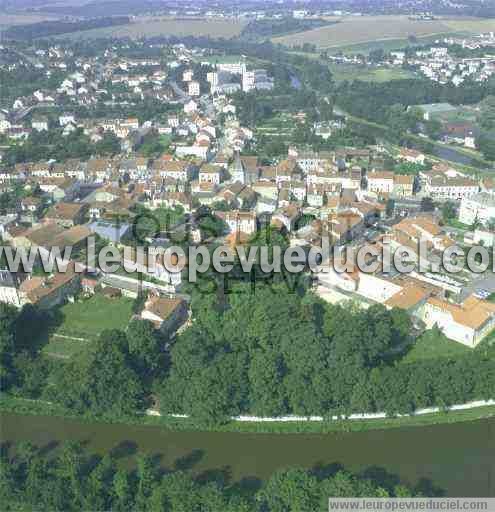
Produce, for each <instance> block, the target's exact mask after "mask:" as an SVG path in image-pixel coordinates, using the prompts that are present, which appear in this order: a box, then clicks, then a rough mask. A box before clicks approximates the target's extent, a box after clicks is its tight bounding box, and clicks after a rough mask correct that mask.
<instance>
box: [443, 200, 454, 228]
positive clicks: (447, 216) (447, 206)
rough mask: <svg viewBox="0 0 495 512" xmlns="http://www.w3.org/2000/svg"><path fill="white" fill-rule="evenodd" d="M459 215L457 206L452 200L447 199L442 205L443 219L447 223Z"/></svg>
mask: <svg viewBox="0 0 495 512" xmlns="http://www.w3.org/2000/svg"><path fill="white" fill-rule="evenodd" d="M456 217H457V208H456V205H455V203H453V202H452V201H446V202H445V203H444V204H443V206H442V219H443V222H444V223H445V224H448V223H449V222H450V221H451V220H453V219H455V218H456Z"/></svg>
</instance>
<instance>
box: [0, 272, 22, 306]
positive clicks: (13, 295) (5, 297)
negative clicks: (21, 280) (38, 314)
mask: <svg viewBox="0 0 495 512" xmlns="http://www.w3.org/2000/svg"><path fill="white" fill-rule="evenodd" d="M0 302H3V303H5V304H10V305H11V306H15V307H16V308H20V307H21V306H22V303H21V299H20V297H19V291H18V284H17V277H16V275H15V274H13V273H12V272H10V271H9V270H0Z"/></svg>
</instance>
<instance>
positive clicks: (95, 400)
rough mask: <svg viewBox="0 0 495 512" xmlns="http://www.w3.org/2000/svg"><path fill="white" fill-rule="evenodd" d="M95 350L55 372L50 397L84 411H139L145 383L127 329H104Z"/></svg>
mask: <svg viewBox="0 0 495 512" xmlns="http://www.w3.org/2000/svg"><path fill="white" fill-rule="evenodd" d="M93 343H94V346H93V350H92V351H91V352H90V353H89V354H88V355H87V356H86V357H82V358H80V359H78V360H77V361H74V362H70V363H68V364H67V366H64V367H63V368H57V369H56V370H55V372H54V374H53V380H54V386H53V387H51V388H50V392H49V397H51V398H52V399H54V400H56V401H58V402H60V403H62V404H63V405H65V406H66V407H69V408H72V409H75V410H76V411H78V412H80V413H85V412H87V411H88V410H89V411H91V412H92V413H93V414H96V415H98V416H110V417H111V416H113V417H119V416H122V415H126V414H135V413H136V412H137V411H139V410H140V409H141V407H142V404H143V394H144V387H143V383H142V382H141V380H140V379H139V376H138V375H137V373H136V372H135V370H134V368H133V365H132V358H131V357H130V354H129V351H128V342H127V338H126V335H125V333H123V332H121V331H118V330H111V331H103V332H102V333H101V334H100V336H99V337H98V338H97V339H96V341H94V342H93Z"/></svg>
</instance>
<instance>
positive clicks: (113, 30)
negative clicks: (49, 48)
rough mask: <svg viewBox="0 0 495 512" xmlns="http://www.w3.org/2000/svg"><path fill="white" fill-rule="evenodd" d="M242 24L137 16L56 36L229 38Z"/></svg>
mask: <svg viewBox="0 0 495 512" xmlns="http://www.w3.org/2000/svg"><path fill="white" fill-rule="evenodd" d="M244 26H245V23H243V22H240V21H234V20H223V19H205V18H180V19H179V18H169V17H144V16H142V17H137V18H135V19H134V21H133V22H132V23H129V24H128V25H119V26H115V27H104V28H101V29H100V28H98V29H94V30H86V31H82V32H74V33H72V34H67V35H65V34H64V35H61V36H59V37H61V38H64V37H70V38H71V39H96V38H100V37H130V38H133V39H139V38H141V37H155V36H198V37H199V36H205V37H207V36H209V37H223V38H225V39H230V38H232V37H235V36H238V35H239V34H240V33H241V31H242V29H243V27H244Z"/></svg>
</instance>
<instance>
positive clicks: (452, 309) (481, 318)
mask: <svg viewBox="0 0 495 512" xmlns="http://www.w3.org/2000/svg"><path fill="white" fill-rule="evenodd" d="M428 304H430V305H432V306H434V307H437V308H439V309H441V310H442V311H444V312H446V313H450V315H451V316H452V319H453V320H454V322H456V323H458V324H461V325H465V326H467V327H470V328H472V329H479V328H480V327H483V325H484V324H485V323H486V322H487V321H488V320H489V319H490V318H492V317H493V316H494V315H495V304H492V303H491V302H488V301H486V300H481V299H477V298H476V297H474V295H471V296H470V297H468V298H467V299H466V300H465V301H464V303H463V304H462V305H457V304H451V303H450V302H445V301H443V300H440V299H437V298H435V297H431V298H430V299H428Z"/></svg>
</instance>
